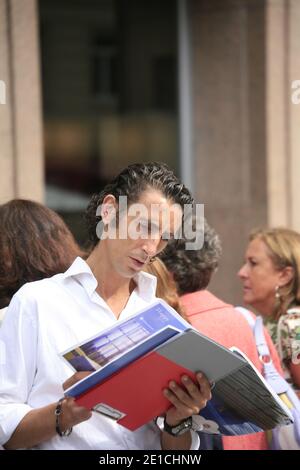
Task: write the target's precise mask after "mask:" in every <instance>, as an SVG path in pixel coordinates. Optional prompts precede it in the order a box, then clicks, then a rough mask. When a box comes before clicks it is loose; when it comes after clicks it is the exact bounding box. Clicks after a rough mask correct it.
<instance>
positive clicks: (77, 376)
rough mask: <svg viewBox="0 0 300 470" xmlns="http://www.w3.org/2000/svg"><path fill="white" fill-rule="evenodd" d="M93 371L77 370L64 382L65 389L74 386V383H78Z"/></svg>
mask: <svg viewBox="0 0 300 470" xmlns="http://www.w3.org/2000/svg"><path fill="white" fill-rule="evenodd" d="M91 373H92V372H90V371H83V372H76V373H75V374H73V375H72V376H71V377H69V378H68V379H67V380H66V381H65V382H64V383H63V390H67V388H70V387H72V385H74V384H76V383H77V382H79V380H82V379H84V378H85V377H87V376H88V375H90V374H91Z"/></svg>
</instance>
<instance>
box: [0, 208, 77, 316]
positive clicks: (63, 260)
mask: <svg viewBox="0 0 300 470" xmlns="http://www.w3.org/2000/svg"><path fill="white" fill-rule="evenodd" d="M80 255H82V252H81V250H80V248H79V247H78V245H77V243H76V242H75V240H74V238H73V235H72V234H71V232H70V230H69V229H68V227H67V226H66V224H65V223H64V221H63V220H62V219H61V218H60V217H59V215H58V214H56V213H55V212H54V211H52V210H51V209H49V208H47V207H45V206H43V205H42V204H39V203H38V202H33V201H28V200H23V199H14V200H12V201H9V202H7V203H6V204H2V205H1V206H0V260H1V262H0V309H4V307H7V306H8V304H9V302H10V300H11V298H12V297H13V295H14V294H15V293H16V292H17V291H18V290H19V289H20V287H22V285H23V284H25V283H27V282H31V281H37V280H39V279H44V278H46V277H51V276H53V275H54V274H57V273H60V272H64V271H65V270H66V269H67V268H68V267H69V266H70V265H71V264H72V262H73V261H74V259H75V258H76V257H77V256H80ZM3 314H4V311H3V312H2V316H3ZM0 322H1V313H0Z"/></svg>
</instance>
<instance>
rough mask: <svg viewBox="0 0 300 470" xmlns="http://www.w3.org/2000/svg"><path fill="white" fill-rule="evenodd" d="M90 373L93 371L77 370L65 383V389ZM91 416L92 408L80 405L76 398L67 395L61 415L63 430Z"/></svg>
mask: <svg viewBox="0 0 300 470" xmlns="http://www.w3.org/2000/svg"><path fill="white" fill-rule="evenodd" d="M90 374H91V372H88V371H86V372H76V373H75V374H74V375H72V376H71V377H70V378H69V379H67V380H66V381H65V382H64V383H63V389H64V390H67V388H69V387H71V386H72V385H74V384H76V383H77V382H79V380H82V379H84V378H85V377H87V376H88V375H90ZM91 416H92V412H91V411H90V410H88V409H87V408H84V407H83V406H78V405H77V404H76V402H75V400H74V398H72V397H66V398H65V400H64V401H63V403H62V414H61V416H60V425H61V430H62V431H66V429H68V428H71V427H72V426H75V425H76V424H79V423H82V422H83V421H86V420H88V419H90V418H91Z"/></svg>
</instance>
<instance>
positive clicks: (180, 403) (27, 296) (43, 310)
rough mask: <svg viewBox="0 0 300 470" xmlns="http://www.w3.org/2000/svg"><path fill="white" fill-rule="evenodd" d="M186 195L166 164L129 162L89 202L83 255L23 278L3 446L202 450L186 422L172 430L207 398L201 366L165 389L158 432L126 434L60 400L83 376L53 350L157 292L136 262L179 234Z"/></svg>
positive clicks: (1, 416)
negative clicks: (56, 270) (50, 273)
mask: <svg viewBox="0 0 300 470" xmlns="http://www.w3.org/2000/svg"><path fill="white" fill-rule="evenodd" d="M192 202H193V200H192V197H191V195H190V193H189V191H188V190H187V188H186V187H185V186H184V185H183V184H182V183H180V181H179V180H178V179H177V178H176V176H175V175H174V173H173V172H172V171H171V170H170V169H169V168H168V167H167V166H166V165H164V164H161V163H145V164H135V165H131V166H129V167H127V168H126V169H124V170H123V171H122V172H121V173H120V174H119V175H118V176H117V177H116V178H115V179H114V180H113V181H112V182H111V183H110V184H108V185H107V186H106V187H105V188H104V190H103V191H102V192H101V193H99V194H97V195H95V196H94V197H93V198H92V200H91V203H90V205H89V207H88V209H87V214H86V216H87V217H86V218H87V222H88V228H89V235H90V241H91V244H92V251H91V253H90V255H89V257H88V258H87V260H86V261H84V260H83V259H82V258H80V257H79V258H77V259H76V260H75V262H74V263H73V264H72V265H71V267H70V268H69V269H68V270H67V271H66V272H64V273H63V274H58V275H56V276H54V277H52V278H50V279H45V280H42V281H38V282H35V283H29V284H26V285H25V286H23V287H22V288H21V289H20V290H19V291H18V292H17V294H16V295H15V296H14V297H13V299H12V302H11V303H10V306H9V309H8V312H7V316H6V321H5V322H4V325H3V329H1V331H0V334H1V339H2V341H4V343H5V345H6V349H7V353H6V355H7V364H6V367H5V368H3V369H4V370H3V375H2V376H3V383H2V384H1V389H0V444H4V445H5V447H6V448H9V449H14V448H20V447H22V448H24V447H25V448H31V447H33V446H34V447H37V448H40V449H158V448H160V447H162V448H163V449H190V448H192V449H195V448H198V445H199V439H198V436H197V434H196V433H194V432H193V431H189V429H188V428H187V431H188V432H186V433H184V434H183V433H180V435H177V436H174V434H172V428H174V429H177V428H178V425H179V424H180V426H181V424H182V425H183V424H184V425H185V424H186V423H190V422H191V419H189V418H190V417H191V416H192V415H194V414H198V413H199V411H200V409H202V408H203V407H204V406H205V405H206V402H207V400H208V399H210V397H211V395H210V386H209V383H208V381H207V380H206V378H205V377H204V376H203V375H202V374H200V373H199V374H197V380H196V381H195V382H194V381H192V380H190V379H189V378H188V377H187V376H183V378H182V383H181V384H180V385H179V384H177V383H176V382H174V381H171V382H170V384H169V387H168V388H166V389H165V390H164V391H163V392H162V393H163V394H164V396H165V397H166V398H167V399H168V400H169V401H170V408H169V410H168V411H167V413H166V416H165V426H166V427H165V428H164V429H163V430H161V428H160V429H158V427H157V426H156V425H155V424H154V423H149V424H147V425H145V426H143V427H142V428H140V429H138V430H136V431H135V432H130V431H128V430H127V429H125V428H122V427H121V426H120V425H118V423H116V422H112V420H110V419H108V418H107V417H105V416H103V415H100V414H98V413H93V414H92V413H91V412H90V410H87V409H86V408H84V407H81V406H78V405H77V404H76V403H75V402H74V400H73V399H72V398H71V397H68V398H65V399H64V400H63V401H62V402H61V401H60V400H59V399H60V397H61V396H62V394H63V389H65V388H67V387H68V386H70V385H72V384H74V383H76V382H77V381H78V380H79V379H80V378H82V377H83V374H84V373H76V374H75V375H73V376H71V377H70V373H69V369H68V367H66V366H65V364H64V363H63V362H62V360H61V359H60V358H59V353H61V352H62V351H65V350H67V349H69V348H70V347H72V346H73V345H74V344H75V343H77V344H78V343H80V342H81V341H84V340H86V339H87V338H89V337H92V336H93V335H95V332H99V331H100V330H101V329H105V328H107V327H109V326H110V325H113V324H114V323H116V322H117V321H118V320H119V319H120V320H123V319H125V318H127V317H128V316H130V315H132V314H133V313H135V312H137V311H138V310H141V309H142V308H144V307H146V306H147V305H148V304H149V303H151V302H152V301H153V300H154V299H155V288H156V282H155V278H154V277H153V276H151V275H149V274H146V273H143V272H142V269H143V267H144V266H145V265H146V264H147V263H148V262H150V261H151V260H152V259H153V258H154V257H155V256H156V255H157V254H158V253H159V252H160V251H161V250H163V249H164V248H165V246H166V245H167V243H168V239H169V238H172V237H175V235H176V233H177V232H178V231H180V229H181V227H182V223H183V212H184V211H183V209H184V205H185V204H192ZM12 338H13V340H14V341H12ZM149 393H151V391H149ZM142 399H143V397H141V400H142ZM72 427H74V430H73V432H72V434H70V431H71V429H72ZM168 427H169V428H168ZM167 428H168V429H167ZM170 428H171V430H170ZM166 429H167V430H168V432H167V431H166ZM62 436H63V437H64V438H63V439H62Z"/></svg>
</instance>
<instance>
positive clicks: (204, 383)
mask: <svg viewBox="0 0 300 470" xmlns="http://www.w3.org/2000/svg"><path fill="white" fill-rule="evenodd" d="M196 378H197V381H198V384H199V387H200V391H201V394H202V397H203V399H205V400H206V401H208V400H210V399H211V385H210V383H209V381H208V380H207V378H206V377H205V375H204V374H202V373H201V372H197V374H196Z"/></svg>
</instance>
